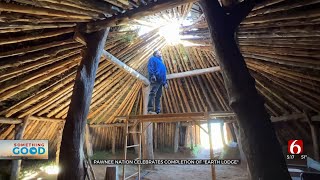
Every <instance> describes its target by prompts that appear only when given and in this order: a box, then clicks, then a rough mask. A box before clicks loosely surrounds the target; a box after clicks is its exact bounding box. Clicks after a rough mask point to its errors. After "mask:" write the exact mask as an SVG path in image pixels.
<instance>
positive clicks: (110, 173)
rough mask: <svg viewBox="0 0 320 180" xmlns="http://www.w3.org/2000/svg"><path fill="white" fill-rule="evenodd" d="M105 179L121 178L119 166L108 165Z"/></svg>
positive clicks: (116, 179)
mask: <svg viewBox="0 0 320 180" xmlns="http://www.w3.org/2000/svg"><path fill="white" fill-rule="evenodd" d="M104 180H119V176H118V167H117V166H107V168H106V175H105V176H104Z"/></svg>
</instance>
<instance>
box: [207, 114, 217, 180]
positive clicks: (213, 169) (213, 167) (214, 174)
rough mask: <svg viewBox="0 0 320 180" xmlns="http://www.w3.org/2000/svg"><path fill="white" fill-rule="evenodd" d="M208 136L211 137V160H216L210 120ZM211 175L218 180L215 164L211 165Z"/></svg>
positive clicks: (214, 179) (213, 179)
mask: <svg viewBox="0 0 320 180" xmlns="http://www.w3.org/2000/svg"><path fill="white" fill-rule="evenodd" d="M208 136H209V145H210V159H214V153H213V145H212V133H211V122H210V120H208ZM211 175H212V180H216V170H215V166H214V164H211Z"/></svg>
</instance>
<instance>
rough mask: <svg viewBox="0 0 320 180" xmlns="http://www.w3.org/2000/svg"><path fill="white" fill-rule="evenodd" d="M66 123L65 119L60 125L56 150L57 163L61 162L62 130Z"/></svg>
mask: <svg viewBox="0 0 320 180" xmlns="http://www.w3.org/2000/svg"><path fill="white" fill-rule="evenodd" d="M64 124H65V121H63V122H62V123H61V127H59V131H58V139H57V151H56V164H59V157H60V147H61V141H62V132H63V128H64Z"/></svg>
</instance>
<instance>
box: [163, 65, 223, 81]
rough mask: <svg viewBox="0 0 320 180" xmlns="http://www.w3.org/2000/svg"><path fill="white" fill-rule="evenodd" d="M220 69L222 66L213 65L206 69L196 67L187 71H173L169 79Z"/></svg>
mask: <svg viewBox="0 0 320 180" xmlns="http://www.w3.org/2000/svg"><path fill="white" fill-rule="evenodd" d="M218 71H220V67H219V66H217V67H211V68H205V69H196V70H191V71H186V72H180V73H173V74H168V75H167V79H176V78H183V77H189V76H197V75H201V74H207V73H213V72H218Z"/></svg>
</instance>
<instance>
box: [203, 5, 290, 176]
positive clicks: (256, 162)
mask: <svg viewBox="0 0 320 180" xmlns="http://www.w3.org/2000/svg"><path fill="white" fill-rule="evenodd" d="M243 2H244V3H250V1H243ZM200 3H201V6H202V10H203V11H204V14H205V17H206V20H207V22H208V27H209V31H210V34H211V39H212V45H213V49H214V52H215V54H216V58H217V60H218V62H219V65H220V67H221V70H222V74H223V78H224V82H225V86H226V89H227V92H228V96H229V104H230V106H231V108H232V109H233V111H234V112H235V114H236V117H237V120H238V123H239V126H240V129H243V131H244V133H243V135H244V136H243V138H241V139H242V140H241V141H242V146H243V150H244V152H245V154H246V157H247V161H248V165H249V169H250V174H251V176H252V179H261V180H267V179H283V180H287V179H291V178H290V175H289V172H288V169H287V166H286V162H285V159H284V156H283V153H282V149H281V146H280V144H279V142H278V139H277V137H276V134H275V131H274V129H273V126H272V123H271V121H270V116H269V115H268V114H267V111H266V110H265V107H264V101H263V99H262V97H261V96H260V95H259V94H258V92H257V90H256V88H255V81H254V79H253V78H252V77H251V75H250V74H249V70H248V69H247V67H246V64H245V62H244V59H243V57H242V54H241V53H240V50H239V48H238V46H237V44H236V41H235V37H234V28H235V27H237V26H238V24H237V23H235V22H236V21H234V20H235V19H236V18H237V16H232V15H233V14H238V13H240V14H241V12H231V13H230V15H227V14H226V12H225V10H224V9H223V8H222V7H221V6H220V4H219V2H218V0H201V2H200ZM249 10H250V9H249ZM231 17H232V19H231ZM238 23H240V22H238Z"/></svg>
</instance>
